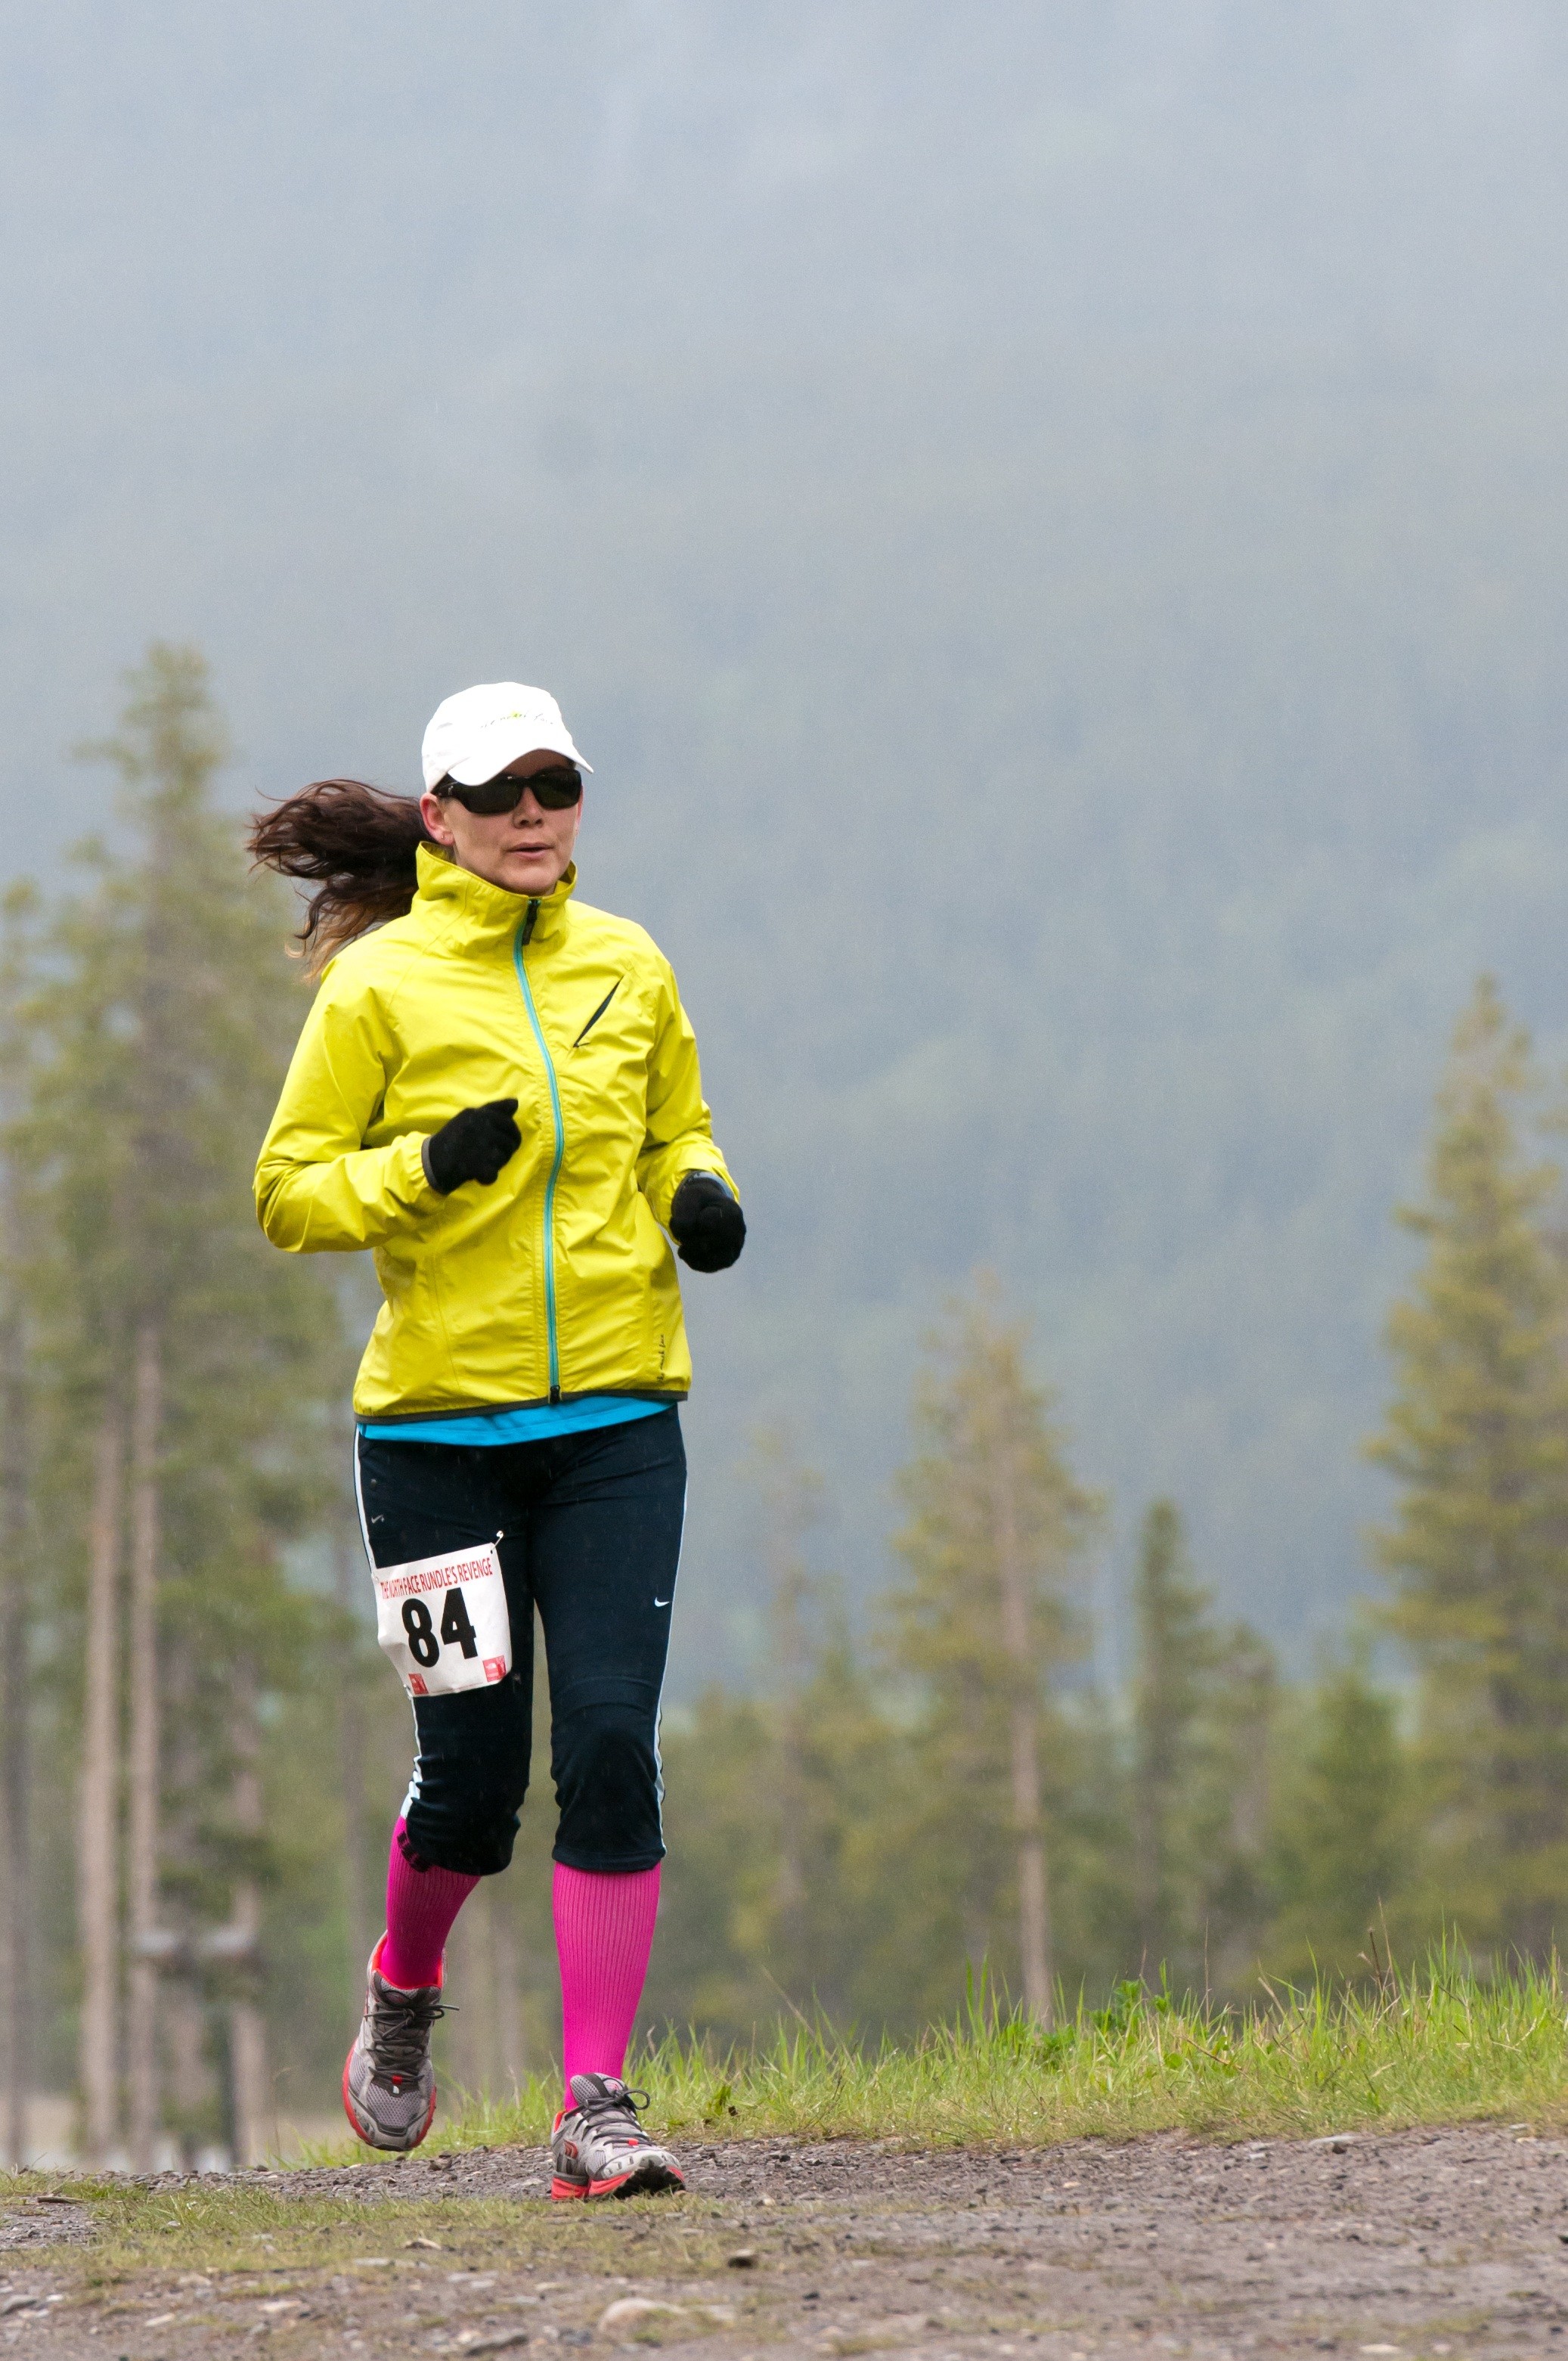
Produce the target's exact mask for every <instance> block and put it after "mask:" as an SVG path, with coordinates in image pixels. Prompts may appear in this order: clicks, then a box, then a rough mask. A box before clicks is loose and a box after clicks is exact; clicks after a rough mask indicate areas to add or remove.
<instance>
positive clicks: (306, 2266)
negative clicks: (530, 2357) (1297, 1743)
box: [0, 2128, 1568, 2361]
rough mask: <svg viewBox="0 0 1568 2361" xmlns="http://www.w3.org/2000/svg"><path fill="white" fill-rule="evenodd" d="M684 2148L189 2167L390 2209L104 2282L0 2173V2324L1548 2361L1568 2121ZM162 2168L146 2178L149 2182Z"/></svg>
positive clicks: (68, 2345) (124, 2342) (127, 2351)
mask: <svg viewBox="0 0 1568 2361" xmlns="http://www.w3.org/2000/svg"><path fill="white" fill-rule="evenodd" d="M685 2158H686V2162H687V2164H688V2167H689V2169H690V2172H691V2181H692V2186H691V2190H690V2191H689V2193H688V2194H687V2195H686V2196H685V2197H684V2198H680V2199H674V2200H652V2201H639V2202H635V2203H631V2204H622V2205H603V2206H596V2207H593V2208H591V2209H590V2208H587V2207H578V2206H550V2205H548V2204H547V2203H546V2202H543V2191H544V2188H545V2185H546V2184H545V2180H544V2174H543V2158H541V2157H540V2156H539V2155H538V2154H537V2153H532V2152H529V2151H524V2150H506V2151H495V2152H492V2153H480V2154H478V2155H474V2156H456V2157H453V2158H448V2159H443V2158H440V2157H436V2158H411V2159H410V2160H409V2161H408V2162H407V2163H405V2164H401V2165H396V2166H394V2165H388V2166H385V2167H382V2166H375V2167H362V2168H358V2169H354V2170H351V2171H345V2172H326V2171H309V2172H299V2173H289V2174H278V2175H268V2176H261V2175H248V2174H247V2175H245V2176H241V2177H240V2180H238V2181H236V2182H234V2183H230V2184H222V2183H208V2182H203V2184H201V2186H202V2188H203V2189H204V2190H205V2189H211V2190H212V2191H214V2195H217V2194H219V2193H220V2191H222V2189H223V2188H224V2187H225V2186H227V2187H229V2188H232V2189H233V2190H234V2191H235V2193H236V2196H237V2195H238V2193H239V2191H240V2190H241V2189H242V2188H243V2189H246V2190H253V2191H254V2190H262V2191H267V2192H269V2194H270V2195H272V2196H275V2197H276V2198H278V2199H280V2200H281V2201H282V2202H283V2205H284V2208H285V2211H287V2209H288V2207H289V2206H290V2204H291V2202H295V2201H300V2200H306V2199H309V2200H312V2201H313V2202H314V2204H315V2210H316V2212H317V2213H318V2214H319V2213H320V2211H321V2201H323V2200H325V2201H326V2202H327V2203H328V2205H329V2206H330V2209H331V2212H332V2213H333V2216H334V2219H335V2220H336V2222H337V2223H338V2224H340V2225H346V2224H351V2225H352V2226H353V2229H354V2231H355V2234H356V2235H357V2236H359V2237H360V2239H361V2241H362V2240H363V2237H364V2235H366V2234H367V2233H369V2234H371V2235H378V2234H379V2233H380V2232H381V2231H382V2229H384V2230H385V2233H386V2235H385V2237H384V2239H383V2240H382V2241H381V2251H379V2252H378V2253H376V2254H374V2255H372V2254H369V2253H361V2254H360V2255H359V2256H358V2257H357V2258H356V2259H355V2260H353V2261H349V2262H344V2261H342V2260H341V2259H339V2260H326V2259H324V2258H323V2259H322V2260H321V2261H319V2262H318V2261H315V2260H314V2259H313V2258H311V2259H308V2260H307V2261H305V2262H298V2261H297V2260H281V2261H280V2263H279V2264H278V2265H277V2266H276V2267H275V2268H271V2269H258V2268H242V2269H236V2268H209V2269H208V2270H206V2271H205V2272H204V2273H203V2274H201V2275H200V2277H199V2278H198V2276H197V2275H195V2274H192V2273H191V2272H189V2271H184V2272H180V2273H176V2272H172V2271H170V2272H163V2273H159V2272H156V2271H153V2270H150V2269H149V2270H147V2271H145V2272H142V2271H138V2272H137V2273H134V2274H132V2275H130V2276H128V2277H127V2276H124V2275H120V2274H114V2275H111V2276H110V2278H109V2279H108V2281H107V2282H106V2283H105V2280H104V2274H103V2273H102V2271H99V2272H98V2273H97V2274H96V2276H97V2278H98V2280H99V2283H98V2284H96V2285H94V2284H93V2279H94V2276H95V2274H94V2269H93V2254H94V2244H93V2240H92V2235H91V2224H90V2221H89V2218H88V2217H87V2216H86V2215H85V2213H83V2212H82V2210H81V2209H73V2208H71V2207H68V2206H60V2205H52V2206H42V2205H39V2204H38V2203H37V2202H23V2201H20V2200H17V2199H15V2198H12V2199H10V2200H5V2201H0V2204H3V2211H4V2219H3V2221H0V2247H3V2248H4V2251H3V2252H0V2281H3V2282H4V2284H3V2286H0V2352H3V2351H5V2350H6V2349H7V2348H11V2347H14V2348H15V2349H16V2351H17V2352H18V2353H25V2354H33V2353H36V2354H38V2355H40V2356H44V2355H47V2356H51V2361H76V2356H82V2361H115V2356H122V2355H123V2356H127V2361H184V2356H196V2355H203V2356H204V2355H228V2354H236V2355H237V2354H240V2353H245V2354H248V2355H258V2354H262V2355H266V2356H269V2361H295V2356H299V2361H304V2356H314V2355H317V2354H343V2355H355V2356H358V2355H363V2356H383V2355H393V2354H396V2355H399V2356H410V2355H416V2354H424V2353H431V2354H438V2353H446V2354H453V2355H458V2354H475V2355H478V2354H485V2353H501V2352H515V2353H522V2352H524V2351H526V2350H527V2349H528V2348H529V2347H530V2346H532V2348H534V2350H535V2352H536V2354H537V2353H539V2352H542V2351H548V2352H554V2349H555V2348H557V2347H559V2346H567V2347H581V2348H591V2349H592V2350H594V2351H598V2352H604V2353H606V2354H607V2355H608V2354H609V2353H610V2352H611V2351H613V2350H614V2349H615V2348H616V2347H617V2346H619V2345H632V2344H634V2343H638V2342H641V2343H643V2344H653V2343H658V2344H662V2345H664V2346H665V2347H666V2348H668V2349H670V2350H671V2351H672V2352H684V2351H686V2350H688V2349H689V2350H690V2351H691V2352H693V2353H696V2351H697V2350H698V2349H699V2347H700V2349H701V2351H702V2353H703V2354H704V2356H705V2361H746V2356H757V2361H763V2356H772V2355H780V2356H782V2355H787V2354H791V2353H802V2354H809V2355H811V2356H817V2361H821V2357H822V2356H832V2355H839V2354H853V2353H869V2352H887V2353H890V2354H896V2353H910V2354H918V2355H920V2356H922V2361H939V2356H944V2355H948V2354H951V2355H955V2356H957V2355H964V2356H970V2355H980V2354H985V2355H1001V2356H1010V2355H1013V2354H1018V2355H1028V2356H1038V2361H1079V2356H1082V2361H1105V2356H1116V2355H1121V2354H1139V2355H1148V2356H1155V2355H1162V2354H1166V2353H1176V2354H1186V2355H1191V2356H1196V2361H1226V2356H1243V2355H1248V2354H1253V2353H1258V2354H1263V2353H1276V2352H1287V2353H1301V2354H1309V2353H1323V2352H1338V2353H1340V2354H1342V2355H1344V2356H1354V2361H1361V2356H1372V2361H1376V2356H1388V2361H1392V2356H1394V2355H1396V2354H1397V2355H1399V2356H1409V2361H1415V2357H1416V2356H1423V2355H1428V2354H1431V2355H1434V2356H1438V2361H1442V2357H1443V2356H1448V2355H1453V2356H1456V2361H1458V2356H1472V2355H1491V2354H1498V2355H1509V2356H1514V2355H1519V2356H1526V2355H1528V2356H1552V2355H1556V2356H1562V2361H1568V2345H1564V2343H1563V2342H1562V2341H1561V2340H1562V2339H1563V2335H1564V2332H1565V2331H1568V2244H1565V2243H1564V2241H1565V2240H1568V2210H1565V2205H1568V2140H1563V2139H1559V2138H1555V2137H1553V2138H1541V2139H1535V2138H1530V2137H1527V2136H1521V2135H1520V2134H1519V2132H1517V2131H1516V2132H1508V2131H1505V2130H1501V2129H1496V2128H1485V2129H1469V2130H1462V2131H1440V2132H1431V2131H1422V2132H1408V2133H1402V2134H1399V2135H1397V2136H1391V2137H1387V2138H1373V2137H1368V2136H1363V2137H1358V2138H1346V2139H1344V2140H1343V2141H1336V2142H1333V2143H1332V2144H1330V2143H1325V2142H1322V2141H1318V2142H1313V2143H1311V2144H1298V2143H1294V2142H1282V2141H1280V2142H1271V2143H1267V2144H1259V2145H1256V2146H1249V2147H1211V2146H1200V2145H1199V2144H1197V2143H1195V2142H1193V2141H1190V2140H1186V2139H1178V2138H1171V2137H1161V2138H1156V2139H1147V2140H1142V2141H1138V2142H1135V2143H1133V2144H1131V2145H1129V2146H1126V2147H1108V2146H1104V2145H1101V2144H1097V2143H1079V2144H1076V2145H1073V2146H1070V2147H1059V2148H1053V2149H1049V2150H1046V2151H1043V2152H1029V2153H1025V2154H1007V2155H1002V2156H996V2155H977V2154H972V2153H971V2154H963V2155H950V2154H942V2155H927V2156H911V2155H896V2154H890V2153H888V2152H886V2151H884V2150H882V2149H878V2148H875V2147H863V2146H859V2145H853V2144H850V2143H836V2144H832V2145H828V2146H807V2145H805V2144H801V2143H795V2142H792V2141H787V2140H773V2141H746V2142H739V2141H737V2142H731V2143H729V2144H727V2145H725V2146H721V2147H691V2146H689V2145H688V2146H687V2147H686V2148H685ZM56 2185H57V2186H58V2187H59V2188H60V2189H61V2190H62V2191H63V2190H68V2187H69V2184H68V2183H67V2182H65V2181H61V2182H60V2183H57V2184H56ZM180 2187H181V2184H179V2183H178V2182H176V2181H174V2180H171V2179H170V2180H163V2181H161V2182H156V2183H149V2184H146V2189H147V2195H148V2201H149V2204H150V2203H151V2202H154V2201H156V2200H157V2199H158V2198H159V2196H163V2197H165V2198H167V2196H168V2194H169V2193H170V2192H171V2191H176V2190H178V2189H179V2188H180ZM498 2200H500V2201H506V2202H501V2203H499V2204H498V2203H497V2202H496V2201H498ZM388 2201H391V2205H390V2209H389V2204H388ZM361 2209H364V2210H363V2211H361ZM168 2210H169V2209H168V2205H167V2203H165V2204H164V2205H163V2207H162V2211H163V2212H164V2213H167V2212H168ZM344 2235H346V2230H345V2232H344ZM282 2238H283V2232H282V2230H281V2229H280V2246H281V2244H282ZM50 2295H54V2296H55V2297H56V2298H57V2299H58V2300H57V2301H55V2302H53V2303H49V2302H47V2301H40V2299H47V2298H48V2297H49V2296H50ZM617 2305H619V2306H620V2307H622V2308H621V2309H620V2311H619V2312H612V2311H611V2307H612V2306H617ZM639 2305H641V2306H643V2307H647V2308H645V2309H641V2310H639V2309H636V2308H635V2307H637V2306H639ZM607 2314H609V2317H608V2318H607Z"/></svg>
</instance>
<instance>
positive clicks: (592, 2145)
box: [550, 2074, 686, 2197]
mask: <svg viewBox="0 0 1568 2361" xmlns="http://www.w3.org/2000/svg"><path fill="white" fill-rule="evenodd" d="M571 2087H572V2096H573V2098H574V2099H576V2106H575V2107H569V2108H564V2109H563V2111H562V2112H561V2114H558V2115H557V2116H556V2118H555V2128H554V2131H553V2132H552V2133H551V2135H550V2155H551V2160H552V2162H553V2163H554V2167H555V2178H554V2181H553V2182H552V2183H551V2186H550V2194H551V2196H552V2197H642V2196H652V2194H653V2193H654V2192H655V2191H658V2190H661V2189H684V2188H685V2185H686V2182H685V2173H683V2172H682V2170H681V2168H680V2166H679V2165H678V2164H677V2163H676V2162H675V2159H674V2157H673V2156H672V2155H671V2154H670V2151H669V2149H668V2148H667V2147H659V2146H658V2145H657V2143H656V2142H655V2141H653V2140H651V2139H650V2138H649V2136H648V2135H647V2133H646V2132H645V2131H644V2130H643V2128H642V2126H641V2124H640V2123H639V2122H638V2120H637V2115H638V2111H639V2109H640V2108H642V2107H645V2106H646V2105H647V2103H648V2093H647V2092H646V2091H629V2090H628V2089H627V2087H626V2085H625V2083H624V2082H622V2081H620V2080H619V2079H618V2077H617V2076H615V2075H613V2074H574V2075H573V2077H572V2086H571Z"/></svg>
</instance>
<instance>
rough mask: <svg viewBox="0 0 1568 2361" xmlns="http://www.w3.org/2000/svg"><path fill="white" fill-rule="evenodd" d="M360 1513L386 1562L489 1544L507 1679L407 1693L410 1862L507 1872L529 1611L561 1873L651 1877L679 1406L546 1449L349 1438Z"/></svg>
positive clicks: (521, 1759) (658, 1843)
mask: <svg viewBox="0 0 1568 2361" xmlns="http://www.w3.org/2000/svg"><path fill="white" fill-rule="evenodd" d="M357 1449H358V1460H359V1466H358V1474H359V1503H360V1513H361V1515H362V1517H363V1519H364V1522H365V1538H366V1545H367V1548H368V1550H369V1552H370V1554H371V1557H372V1559H373V1560H374V1562H375V1564H376V1565H378V1566H387V1565H406V1564H407V1563H408V1562H409V1561H410V1560H411V1559H412V1558H422V1557H435V1556H438V1555H441V1554H444V1553H445V1552H447V1551H449V1550H459V1549H465V1548H468V1547H471V1546H474V1545H477V1546H479V1547H483V1546H484V1545H485V1544H486V1543H489V1542H493V1541H495V1540H496V1539H497V1537H498V1535H499V1549H500V1559H501V1574H502V1576H503V1578H504V1580H505V1583H506V1593H507V1607H508V1610H509V1612H510V1617H511V1643H512V1658H513V1662H512V1670H511V1674H510V1677H509V1678H508V1679H506V1680H504V1681H502V1682H499V1684H498V1685H497V1686H495V1687H494V1688H483V1689H467V1690H465V1691H463V1692H462V1693H461V1694H459V1695H457V1696H455V1697H416V1698H415V1699H414V1700H413V1708H414V1729H415V1732H416V1735H417V1741H418V1754H417V1757H416V1760H415V1763H414V1774H413V1783H412V1784H411V1787H410V1789H409V1795H408V1801H407V1803H406V1804H405V1806H404V1807H403V1808H404V1817H405V1818H406V1820H407V1822H408V1841H409V1845H410V1848H411V1851H412V1853H413V1855H414V1857H415V1859H416V1860H417V1861H422V1862H430V1863H432V1864H433V1865H434V1866H435V1867H436V1868H439V1869H455V1870H461V1871H463V1872H466V1874H467V1875H469V1876H471V1877H475V1876H477V1877H488V1876H491V1875H493V1874H494V1873H495V1872H496V1871H497V1870H501V1869H505V1867H506V1866H507V1863H508V1862H509V1861H510V1859H511V1849H512V1844H513V1840H514V1839H515V1838H516V1836H517V1827H518V1812H519V1810H520V1808H521V1804H522V1799H523V1796H524V1795H525V1794H526V1792H527V1788H528V1763H529V1755H530V1752H531V1751H532V1739H533V1726H532V1725H533V1610H534V1609H535V1607H537V1608H538V1609H539V1620H540V1621H541V1623H542V1624H543V1629H544V1656H545V1664H546V1666H547V1668H548V1671H549V1675H550V1767H551V1773H552V1775H553V1777H554V1783H555V1802H556V1806H557V1808H558V1810H559V1813H560V1821H559V1825H558V1827H557V1829H556V1835H555V1859H556V1860H557V1861H564V1862H565V1864H566V1866H567V1868H569V1869H587V1870H611V1871H626V1870H637V1869H652V1867H653V1865H654V1863H655V1862H656V1861H662V1860H663V1855H664V1839H663V1831H662V1829H661V1827H660V1818H659V1802H660V1794H661V1783H660V1777H659V1753H658V1722H659V1693H660V1690H661V1689H662V1687H663V1680H664V1658H665V1655H666V1653H668V1649H669V1640H670V1602H671V1600H672V1599H673V1598H674V1592H675V1567H676V1565H677V1563H678V1561H679V1558H680V1550H681V1524H682V1520H683V1518H684V1516H685V1491H686V1455H685V1445H684V1444H683V1443H682V1440H681V1424H680V1417H679V1414H678V1412H677V1411H675V1410H674V1409H673V1408H672V1409H670V1410H665V1411H656V1412H654V1414H653V1415H652V1417H649V1418H639V1419H630V1420H627V1421H625V1422H623V1423H622V1424H620V1425H619V1426H596V1427H589V1428H588V1429H587V1430H586V1431H585V1432H584V1433H581V1434H564V1435H557V1436H554V1437H553V1438H552V1439H551V1440H550V1441H549V1442H547V1443H509V1444H498V1445H495V1446H493V1447H491V1446H485V1445H482V1444H479V1445H474V1446H472V1447H470V1446H467V1445H465V1444H447V1443H401V1442H386V1441H382V1440H380V1439H372V1438H371V1437H368V1436H366V1435H360V1436H359V1438H358V1442H357Z"/></svg>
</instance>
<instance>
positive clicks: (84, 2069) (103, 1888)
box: [76, 1397, 125, 2164]
mask: <svg viewBox="0 0 1568 2361" xmlns="http://www.w3.org/2000/svg"><path fill="white" fill-rule="evenodd" d="M124 1488H125V1437H124V1433H123V1429H122V1424H121V1417H120V1408H119V1404H118V1402H117V1401H115V1400H114V1399H113V1398H112V1397H111V1399H110V1400H108V1401H107V1402H106V1403H105V1404H104V1412H103V1418H102V1422H101V1423H100V1426H99V1429H98V1439H97V1444H96V1447H95V1450H94V1453H93V1502H92V1511H91V1517H90V1522H89V1528H88V1531H89V1564H88V1576H87V1630H86V1633H85V1656H86V1664H85V1682H84V1690H83V1697H82V1779H81V1788H80V1805H79V1817H78V1826H77V1865H76V1881H77V1883H76V1891H77V1940H78V1942H79V1944H80V1946H81V1951H82V2021H81V2031H80V2037H79V2045H78V2047H79V2057H80V2069H81V2077H82V2147H83V2151H84V2155H85V2158H86V2161H87V2162H88V2163H89V2164H104V2163H105V2162H106V2161H107V2160H108V2158H109V2156H110V2153H111V2151H112V2150H113V2148H114V2147H115V2144H116V2141H117V2138H118V2134H119V2089H118V2081H117V2059H118V2054H119V2043H118V2040H117V2038H116V2036H117V2031H118V2023H117V2020H118V2014H119V2013H118V2010H117V2008H116V2006H115V1997H116V1989H117V1983H118V1977H117V1973H116V1971H117V1968H118V1964H119V1962H118V1957H117V1953H118V1948H119V1947H118V1940H117V1938H118V1933H119V1925H118V1920H119V1908H118V1904H119V1890H118V1889H119V1860H118V1854H119V1846H118V1842H117V1839H118V1834H119V1825H118V1824H119V1812H118V1803H119V1796H118V1772H119V1752H120V1750H119V1724H120V1714H119V1670H120V1648H119V1637H120V1634H119V1611H120V1526H121V1515H122V1510H123V1507H124V1500H123V1494H124Z"/></svg>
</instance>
